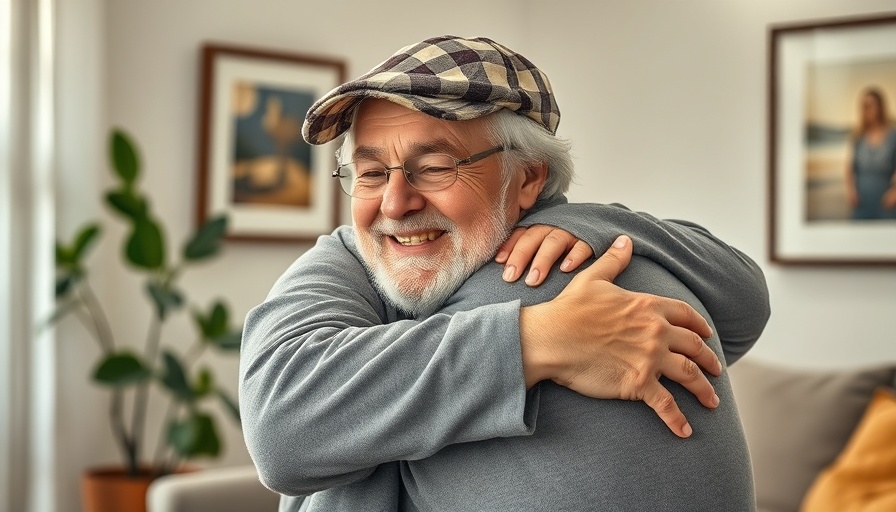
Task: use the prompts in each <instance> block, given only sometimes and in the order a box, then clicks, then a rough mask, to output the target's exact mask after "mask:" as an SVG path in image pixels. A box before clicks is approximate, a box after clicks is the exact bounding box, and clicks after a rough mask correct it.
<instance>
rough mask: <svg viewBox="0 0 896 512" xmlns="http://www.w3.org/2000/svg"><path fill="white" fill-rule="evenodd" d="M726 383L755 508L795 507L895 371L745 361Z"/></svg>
mask: <svg viewBox="0 0 896 512" xmlns="http://www.w3.org/2000/svg"><path fill="white" fill-rule="evenodd" d="M730 376H731V385H732V388H733V389H734V396H735V399H736V401H737V405H738V408H739V410H740V416H741V420H742V422H743V425H744V434H745V435H746V438H747V444H748V445H749V447H750V456H751V458H752V461H753V479H754V482H755V490H756V504H757V506H758V507H759V509H760V510H765V511H771V512H779V511H780V512H793V511H794V510H799V508H800V504H801V503H802V501H803V497H804V496H805V494H806V491H808V489H809V487H810V486H811V485H812V482H813V481H814V480H815V478H816V477H817V476H818V474H819V473H820V472H821V471H822V470H823V469H824V468H825V467H827V466H829V465H830V464H831V463H832V462H834V459H835V458H836V457H837V455H838V454H839V453H840V451H841V450H843V447H844V445H846V441H847V440H848V439H849V436H850V434H851V433H852V431H853V430H854V429H855V427H856V425H857V424H858V422H859V419H860V418H861V416H862V413H863V412H864V410H865V408H866V407H867V406H868V403H869V402H870V401H871V397H872V395H873V394H874V390H875V389H877V388H878V387H880V386H887V385H889V384H891V383H892V382H893V379H894V377H896V368H894V367H892V366H891V367H881V368H870V369H869V368H865V369H858V370H838V371H811V370H799V369H794V368H788V367H784V366H780V365H773V364H767V363H763V362H758V361H755V360H750V359H746V358H745V359H743V360H741V361H740V362H738V363H737V364H735V365H734V366H732V367H731V369H730Z"/></svg>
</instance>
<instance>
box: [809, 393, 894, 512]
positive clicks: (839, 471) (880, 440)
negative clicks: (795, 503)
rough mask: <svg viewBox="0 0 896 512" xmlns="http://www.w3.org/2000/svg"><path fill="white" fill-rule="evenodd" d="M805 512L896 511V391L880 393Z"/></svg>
mask: <svg viewBox="0 0 896 512" xmlns="http://www.w3.org/2000/svg"><path fill="white" fill-rule="evenodd" d="M802 510H803V512H842V511H844V510H862V511H863V512H892V511H894V510H896V391H893V390H887V389H884V388H881V389H879V390H877V393H875V395H874V399H873V400H872V401H871V405H869V406H868V409H867V410H866V411H865V414H864V416H862V421H861V422H860V423H859V426H858V427H856V430H855V432H854V433H853V435H852V437H850V439H849V443H847V445H846V448H845V449H844V450H843V452H842V453H841V454H840V455H839V456H838V457H837V460H836V462H834V465H833V466H831V467H829V468H828V469H826V470H824V471H823V472H822V473H821V475H820V476H819V477H818V479H817V480H815V483H814V484H812V487H811V488H810V489H809V493H808V494H807V495H806V499H805V501H804V502H803V508H802Z"/></svg>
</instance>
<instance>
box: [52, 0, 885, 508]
mask: <svg viewBox="0 0 896 512" xmlns="http://www.w3.org/2000/svg"><path fill="white" fill-rule="evenodd" d="M77 3H78V2H75V4H77ZM80 3H83V4H84V5H85V6H87V7H92V10H91V9H88V10H87V14H85V13H84V12H82V11H78V12H75V10H73V9H71V8H66V7H64V5H65V4H71V2H59V4H60V5H61V6H62V7H61V10H62V13H61V16H63V18H62V19H61V20H60V25H61V27H62V28H65V27H71V28H73V29H77V30H88V31H90V30H95V31H96V32H89V33H87V34H81V36H80V37H77V33H76V34H70V35H69V36H70V40H74V41H75V43H73V44H74V45H75V46H74V47H68V48H67V49H63V51H62V57H61V58H63V59H69V63H68V66H69V69H70V71H69V74H67V75H65V76H67V77H68V80H69V81H68V82H67V83H68V84H69V89H72V88H75V86H77V91H76V92H78V93H79V94H82V95H83V98H82V100H84V101H86V102H87V103H86V105H85V104H83V103H77V102H78V100H77V98H76V97H71V96H66V95H62V97H61V100H62V101H64V102H69V103H68V104H63V105H62V110H63V111H64V112H68V114H67V115H68V116H69V119H70V121H71V122H70V123H69V124H67V125H64V126H62V128H61V129H62V133H61V135H60V141H61V143H62V144H63V147H64V148H67V149H66V150H65V154H66V155H69V156H71V157H72V158H73V159H75V158H77V159H78V160H77V161H78V162H81V164H78V165H75V164H71V165H69V166H63V169H62V170H63V173H64V176H63V182H67V183H68V185H67V186H64V187H63V188H62V190H60V195H61V205H62V207H61V212H60V221H59V222H60V230H61V231H62V232H63V233H64V234H67V233H69V232H70V231H71V230H72V229H74V226H75V225H76V224H77V220H76V219H81V218H85V217H87V216H89V215H95V214H96V212H97V210H96V208H95V206H94V201H93V199H92V198H91V197H90V196H91V195H92V194H95V193H96V192H95V191H94V190H93V189H92V188H91V187H96V186H97V184H99V185H102V184H103V183H106V182H107V179H106V171H105V169H106V167H105V162H104V161H103V158H104V156H103V150H102V147H101V145H102V144H103V140H104V137H105V130H106V128H107V127H108V126H110V125H120V126H123V127H125V128H126V129H128V130H129V131H130V132H132V133H133V134H134V135H135V137H136V138H137V139H138V141H139V143H140V145H141V148H142V151H143V153H144V161H145V163H146V166H147V167H148V169H147V174H146V176H145V180H144V183H145V186H146V187H147V188H148V189H149V190H150V192H151V194H152V195H153V197H154V200H155V201H154V205H155V208H156V209H157V211H158V213H159V215H160V216H161V217H162V219H163V221H164V222H165V223H166V224H167V226H168V228H169V232H168V233H167V234H168V236H169V238H170V239H171V240H181V239H183V238H184V237H185V236H186V235H187V233H188V230H189V228H190V225H191V223H192V215H193V208H194V204H195V203H194V202H195V184H194V183H195V180H194V178H195V172H196V169H195V162H196V110H197V108H196V99H197V80H198V67H197V49H198V47H199V45H200V43H201V42H202V41H204V40H216V41H223V42H228V43H233V44H247V45H253V46H262V47H271V48H280V49H285V50H295V51H298V52H302V53H317V54H322V55H329V56H336V57H344V58H345V59H346V60H347V62H348V64H349V74H350V75H357V74H360V73H362V72H364V71H366V70H367V69H369V68H370V67H372V66H373V65H374V64H376V63H377V62H379V61H380V60H382V59H383V58H384V57H386V56H387V55H388V54H390V53H391V52H392V51H394V50H395V49H397V48H398V47H400V46H403V45H405V44H408V43H411V42H414V41H417V40H420V39H422V38H424V37H428V36H431V35H436V34H442V33H455V34H459V35H487V36H489V37H492V38H494V39H497V40H498V41H501V42H504V43H505V44H507V45H508V46H510V47H512V48H514V49H516V50H518V51H520V52H521V53H523V54H524V55H526V56H527V57H529V58H530V59H531V60H533V61H535V62H536V63H537V64H538V65H539V66H541V67H542V68H543V69H544V70H545V71H546V72H547V73H548V75H549V76H550V77H551V79H552V81H553V84H554V87H555V89H556V92H557V94H558V97H559V103H560V107H561V110H562V112H563V120H562V122H561V125H560V134H561V135H563V136H565V137H569V138H571V139H572V140H573V143H574V148H575V156H576V160H577V168H578V179H577V181H576V184H575V186H574V188H573V190H572V191H571V193H570V197H571V199H572V200H574V201H598V202H622V203H624V204H626V205H628V206H630V207H632V208H634V209H640V210H647V211H650V212H651V213H654V214H656V215H658V216H663V217H675V218H686V219H690V220H693V221H696V222H698V223H701V224H703V225H705V226H706V227H708V228H709V229H711V230H712V231H714V232H715V233H717V234H718V235H720V236H721V237H722V238H724V239H726V240H727V241H729V242H730V243H732V244H734V245H736V246H738V247H739V248H741V249H743V250H745V251H746V252H747V253H748V254H750V255H752V256H753V257H754V258H755V259H756V260H757V261H758V262H759V263H760V264H761V265H762V266H763V267H764V269H765V270H766V275H767V278H768V282H769V287H770V289H771V293H772V305H773V317H772V320H771V322H770V324H769V326H768V329H767V331H766V335H765V336H764V339H763V340H761V341H760V343H759V345H758V346H757V347H756V349H755V354H756V355H757V356H759V357H762V358H765V359H772V360H780V361H787V362H791V363H794V364H800V365H809V366H832V365H853V364H861V363H868V362H874V361H879V360H883V359H894V358H896V349H894V344H893V342H892V339H893V335H892V325H893V323H892V315H893V313H894V310H896V298H894V296H893V290H896V271H894V270H893V269H876V270H869V269H833V270H832V269H826V270H822V269H784V268H780V267H775V266H771V265H770V264H769V263H768V262H767V260H766V256H765V254H766V245H765V244H766V227H765V204H766V196H765V193H766V168H765V161H766V160H765V158H766V157H765V151H766V148H765V132H766V118H765V108H766V107H765V105H766V103H765V77H766V63H765V58H766V27H767V25H768V24H769V23H773V22H782V21H792V20H803V19H812V18H821V17H829V16H840V15H847V14H856V13H868V12H879V11H884V10H896V1H894V0H888V1H873V0H862V1H858V0H836V1H835V0H824V1H821V0H790V1H787V2H782V1H775V0H725V1H722V0H718V1H713V0H638V1H622V0H619V1H584V0H583V1H578V2H576V1H556V0H555V1H550V2H537V1H514V0H502V1H493V2H481V1H477V0H461V1H455V2H450V4H445V3H444V2H438V3H436V2H421V1H413V0H387V1H382V2H366V1H341V2H340V1H334V2H301V1H285V0H231V1H227V2H222V1H212V0H176V1H175V0H162V1H155V2H143V1H133V0H115V1H111V0H106V1H102V0H80ZM444 5H450V7H449V8H447V9H441V8H439V7H437V6H444ZM76 32H77V31H76ZM71 38H73V39H71ZM78 59H87V60H86V61H84V62H81V61H79V60H78ZM62 64H63V67H65V66H66V62H63V63H62ZM78 69H81V70H83V73H81V74H78V72H77V70H78ZM84 73H86V74H84ZM72 96H78V94H73V95H72ZM78 116H83V119H84V123H83V124H81V125H79V124H78V123H77V122H76V120H77V119H79V117H78ZM79 144H84V145H86V146H85V147H86V148H87V149H85V148H82V147H80V146H79ZM98 146H99V147H98ZM65 173H67V174H65ZM117 236H120V231H119V230H117V228H112V229H109V230H108V232H107V235H106V243H105V244H104V245H103V246H102V247H101V251H100V254H98V255H97V258H98V260H99V261H101V262H103V264H104V265H105V266H106V268H108V269H109V270H108V272H106V273H105V275H104V276H103V279H102V280H101V283H100V287H101V290H100V293H101V295H102V296H103V297H105V298H106V299H109V300H111V301H113V306H114V307H113V309H112V311H111V313H112V315H113V316H114V317H116V318H117V319H119V320H118V322H117V329H122V328H123V327H124V326H130V325H133V326H137V329H138V332H140V333H142V332H143V327H142V326H144V325H145V323H146V320H147V318H146V313H147V311H145V310H144V309H142V308H141V309H132V307H131V303H130V302H127V301H126V300H125V297H132V296H133V295H134V294H136V293H139V291H138V288H137V287H138V286H139V285H140V283H139V281H135V280H132V279H131V278H130V277H129V276H128V275H126V274H125V273H123V272H122V270H121V269H120V267H119V263H118V261H117V258H116V252H117V251H118V250H119V247H118V245H117V241H116V242H114V243H113V242H112V239H114V238H116V237H117ZM303 249H304V248H303V247H301V246H296V245H262V244H250V243H241V244H230V245H228V247H227V251H226V255H225V256H224V257H223V258H221V259H219V260H217V261H215V262H213V263H211V264H208V265H205V266H203V267H201V268H199V269H196V270H195V271H193V272H191V273H190V274H189V275H188V276H187V279H186V280H185V283H184V286H185V288H186V289H187V290H188V291H189V292H190V295H191V297H192V298H193V299H194V300H196V301H198V302H200V303H206V302H207V301H208V300H210V299H211V297H213V296H216V295H223V296H225V297H227V298H228V299H229V302H230V304H231V306H232V308H233V309H234V310H235V311H236V313H237V314H239V315H240V316H242V315H244V314H245V313H246V312H247V311H248V310H249V308H251V307H252V306H253V305H255V304H256V303H258V302H259V301H260V300H262V299H263V297H264V295H265V294H266V293H267V291H268V289H269V287H270V285H271V284H272V282H273V281H274V279H276V277H277V276H278V275H279V274H280V272H281V271H282V270H283V269H285V268H286V266H287V265H289V263H290V262H292V261H293V259H294V258H295V257H296V256H298V255H299V254H300V253H301V252H302V250H303ZM128 300H129V299H128ZM173 324H174V325H172V326H171V327H170V330H169V331H167V336H168V337H170V338H171V339H182V340H183V341H184V342H187V341H189V340H191V339H192V332H191V330H190V328H189V326H188V325H187V322H186V319H185V318H180V319H178V320H177V321H175V322H174V323H173ZM141 336H142V334H141ZM888 340H889V341H888ZM73 341H75V340H73ZM78 341H84V340H78ZM75 346H78V345H76V344H75V345H71V344H69V345H66V344H60V359H61V360H63V361H65V362H66V364H65V365H63V366H64V369H63V371H62V375H61V377H60V382H59V389H60V397H61V398H62V399H63V400H68V402H66V403H63V404H61V405H60V406H59V409H60V411H59V416H60V427H59V430H60V436H73V437H75V438H76V439H77V442H75V443H61V447H60V450H61V452H60V454H59V464H60V468H59V473H60V474H62V475H64V477H65V478H68V479H72V480H70V481H66V482H65V483H64V484H63V486H62V488H61V493H62V496H61V499H60V500H59V501H60V503H61V506H60V511H74V510H77V509H78V508H77V506H76V505H75V503H76V500H77V498H76V496H77V488H76V486H75V484H74V483H73V478H74V475H76V474H77V472H78V471H79V469H80V468H81V467H83V466H86V465H90V464H96V463H100V462H111V461H114V460H115V452H114V451H113V450H111V448H110V447H109V444H108V442H107V440H106V439H107V437H108V431H107V426H106V424H105V421H104V417H103V416H102V415H103V414H104V404H103V401H102V400H100V399H95V398H94V397H95V396H96V390H95V389H94V388H92V387H90V386H88V384H87V383H86V379H85V378H84V374H85V373H86V372H87V371H88V370H89V368H90V365H91V364H92V363H91V362H92V360H93V356H94V355H95V354H94V352H93V351H92V350H86V349H84V348H83V345H80V348H74V347H75ZM91 349H92V347H91ZM211 363H212V364H214V366H215V367H216V369H217V373H218V375H219V377H220V378H221V379H222V380H226V381H228V384H229V385H230V388H231V389H232V390H235V379H236V360H235V358H224V359H222V358H216V359H213V360H212V361H211ZM73 400H78V401H77V402H72V401H73ZM71 403H78V404H84V405H83V406H81V405H79V406H77V407H74V406H72V405H70V404H71ZM247 460H248V458H247V455H246V453H245V449H244V448H243V447H242V446H241V441H240V437H239V433H238V432H237V431H235V430H234V429H230V430H229V431H228V433H227V452H226V454H225V456H224V457H223V458H222V459H221V460H220V461H219V463H221V464H226V465H230V464H238V463H244V462H246V461H247Z"/></svg>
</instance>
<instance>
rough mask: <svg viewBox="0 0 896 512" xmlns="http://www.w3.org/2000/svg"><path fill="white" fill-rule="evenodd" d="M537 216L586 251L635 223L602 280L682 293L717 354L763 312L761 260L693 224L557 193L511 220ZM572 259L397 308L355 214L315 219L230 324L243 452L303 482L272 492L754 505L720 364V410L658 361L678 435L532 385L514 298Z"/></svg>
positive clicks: (281, 483) (358, 506)
mask: <svg viewBox="0 0 896 512" xmlns="http://www.w3.org/2000/svg"><path fill="white" fill-rule="evenodd" d="M564 202H565V200H564V201H560V203H564ZM532 224H548V225H554V226H558V227H561V228H563V229H566V230H568V231H570V232H571V233H573V234H574V235H576V236H577V237H579V238H580V239H582V240H585V241H586V242H588V243H589V244H590V245H591V246H592V248H593V249H594V251H595V254H598V255H599V254H602V253H603V252H604V251H605V250H606V249H607V248H608V247H609V245H610V244H611V243H612V241H613V240H614V239H615V238H616V237H617V236H618V235H620V234H627V235H629V236H630V237H631V238H632V239H633V242H634V252H635V257H634V258H633V260H632V263H631V264H630V266H629V267H628V269H627V270H626V271H625V272H624V273H623V274H622V275H621V276H620V277H619V278H618V279H617V281H616V283H617V284H618V285H620V286H622V287H624V288H627V289H630V290H635V291H641V292H647V293H653V294H657V295H663V296H667V297H674V298H678V299H681V300H684V301H686V302H688V303H689V304H691V305H692V306H694V307H695V308H696V309H697V310H698V311H699V312H700V313H701V314H703V315H704V316H705V317H706V318H707V319H708V320H709V321H710V324H711V325H712V326H713V330H714V333H715V334H714V336H713V337H712V338H711V339H710V340H708V343H709V345H710V346H711V347H712V348H713V350H715V351H716V352H717V353H718V354H719V356H720V357H723V360H724V361H726V362H727V363H728V364H731V363H733V362H734V361H735V360H736V359H737V358H739V357H740V356H741V355H742V354H744V353H745V352H746V351H747V350H748V349H749V348H750V346H751V345H752V344H753V343H754V342H755V341H756V340H757V339H758V337H759V335H760V333H761V331H762V329H763V328H764V326H765V323H766V321H767V319H768V315H769V303H768V294H767V289H766V286H765V281H764V278H763V276H762V273H761V272H760V270H759V269H758V268H757V266H756V265H755V264H754V263H753V262H752V261H751V260H750V259H749V258H747V257H746V256H744V255H743V254H742V253H740V252H739V251H737V250H735V249H733V248H731V247H729V246H727V245H726V244H724V243H722V242H721V241H719V240H718V239H716V238H715V237H713V236H712V235H710V234H709V233H708V232H707V231H706V230H704V229H702V228H700V227H699V226H696V225H693V224H689V223H684V222H676V221H659V220H657V219H655V218H653V217H651V216H649V215H646V214H639V213H634V212H631V211H629V210H627V209H625V208H624V207H621V206H618V205H584V204H557V201H554V202H551V203H545V204H542V205H539V208H536V209H535V211H534V213H532V214H530V215H529V216H527V217H526V218H525V219H524V221H523V222H521V225H532ZM573 274H574V273H573ZM571 277H572V275H571V274H563V273H560V272H556V271H552V272H551V274H550V276H549V277H548V279H547V280H546V282H545V283H544V284H542V285H541V286H540V287H538V288H529V287H527V286H525V285H524V284H521V283H515V284H507V283H505V282H503V281H502V280H501V266H500V265H498V264H496V263H493V262H492V263H487V264H486V265H484V266H483V267H482V268H481V269H480V270H478V271H477V272H476V273H475V274H474V275H473V276H471V277H470V278H469V279H468V280H467V281H466V283H465V284H464V285H463V286H462V287H461V288H460V289H459V290H458V291H457V292H456V293H455V294H454V295H453V296H452V297H451V298H450V299H449V300H448V302H447V303H446V304H445V306H444V308H443V309H442V310H440V311H438V312H437V313H435V314H433V315H431V316H429V317H427V318H418V319H408V318H403V317H402V316H401V314H400V313H399V312H397V311H396V310H395V309H394V308H392V307H390V306H389V305H388V304H387V303H386V302H385V301H384V300H383V299H382V297H380V296H379V295H378V294H377V291H376V290H375V289H374V287H373V286H372V284H371V283H370V281H369V279H368V278H367V274H366V272H365V269H364V267H363V265H362V264H361V259H360V255H359V253H358V251H357V248H356V245H355V239H354V235H353V231H352V229H351V228H349V227H342V228H339V229H337V230H336V231H335V232H334V233H333V234H332V235H330V236H324V237H321V238H320V239H319V240H318V243H317V244H316V245H315V246H314V247H313V248H312V249H310V250H309V251H308V252H307V253H305V254H304V255H303V256H302V257H300V258H299V259H298V260H297V261H296V262H295V263H294V264H293V265H292V266H291V267H290V268H289V269H288V270H287V271H286V273H284V275H283V276H282V277H281V278H280V279H279V280H278V281H277V283H276V284H275V286H274V288H273V289H272V291H271V292H270V294H269V295H268V297H267V299H266V300H265V302H264V303H262V304H261V305H259V306H257V307H256V308H255V309H253V310H252V311H251V312H250V314H249V316H248V317H247V319H246V325H245V331H244V336H243V347H242V354H241V359H240V409H241V413H242V418H243V429H244V434H245V439H246V443H247V446H248V448H249V453H250V454H251V456H252V458H253V461H254V462H255V464H256V466H257V468H258V470H259V474H260V477H261V480H262V482H263V483H264V484H265V485H267V486H268V487H270V488H271V489H273V490H274V491H276V492H279V493H281V494H283V495H285V496H309V497H308V498H305V499H304V500H302V499H301V498H287V497H285V498H284V500H283V501H282V502H281V510H297V509H298V508H299V507H300V506H301V510H307V511H395V510H411V511H413V510H423V511H452V512H459V511H471V512H472V511H486V510H488V511H499V510H500V511H504V510H506V511H540V510H545V511H548V510H550V511H556V510H569V511H585V510H612V511H620V510H632V511H636V510H688V511H698V510H707V511H710V510H712V511H716V510H726V511H739V510H753V493H752V479H751V471H750V462H749V456H748V452H747V447H746V444H745V442H744V438H743V432H742V430H741V427H740V421H739V418H738V416H737V410H736V408H735V404H734V399H733V396H732V393H731V389H730V385H729V382H728V377H727V375H723V376H722V377H719V378H714V379H712V383H713V385H714V387H715V388H716V392H717V394H718V395H719V397H720V399H721V404H720V406H719V407H718V408H717V409H716V410H709V409H706V408H704V407H703V406H702V405H700V404H699V403H698V402H697V400H696V399H695V398H694V397H693V395H691V394H690V393H689V392H688V391H687V390H685V389H684V388H682V387H681V386H679V385H677V384H675V383H673V382H670V381H666V380H664V384H665V385H666V386H667V387H668V388H669V389H670V390H671V392H672V393H673V395H674V396H675V399H676V401H677V402H678V404H679V406H680V407H681V409H682V410H683V412H684V413H685V415H686V416H687V417H688V419H689V420H690V422H691V424H692V426H693V427H694V434H693V435H692V436H691V437H690V438H689V439H684V440H683V439H679V438H677V437H676V436H675V435H674V434H672V433H671V432H670V431H669V430H668V429H667V427H666V426H665V425H664V424H663V423H662V421H661V420H660V419H659V418H658V417H657V416H656V414H655V413H654V412H653V411H652V410H651V409H650V408H648V407H647V406H646V405H645V404H643V403H641V402H628V401H622V400H597V399H590V398H586V397H584V396H582V395H579V394H577V393H575V392H573V391H570V390H568V389H566V388H563V387H560V386H557V385H555V384H553V383H551V382H542V383H540V384H538V385H536V386H535V387H534V388H533V389H531V390H530V391H528V392H527V391H526V389H525V384H524V378H523V371H522V359H521V354H520V335H519V309H520V307H522V306H526V305H531V304H536V303H539V302H543V301H546V300H550V299H551V298H553V297H555V296H556V295H557V294H558V293H559V292H560V291H561V290H562V289H563V288H564V287H565V285H566V284H567V283H568V282H569V280H570V279H571ZM595 321H600V319H595Z"/></svg>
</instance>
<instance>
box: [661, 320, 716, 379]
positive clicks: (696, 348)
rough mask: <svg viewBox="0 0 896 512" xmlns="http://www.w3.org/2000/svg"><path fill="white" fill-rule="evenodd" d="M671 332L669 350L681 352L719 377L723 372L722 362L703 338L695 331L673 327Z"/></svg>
mask: <svg viewBox="0 0 896 512" xmlns="http://www.w3.org/2000/svg"><path fill="white" fill-rule="evenodd" d="M672 329H673V330H672V332H671V333H670V334H669V350H671V351H672V352H675V353H677V354H681V355H683V356H685V357H686V358H688V359H689V360H691V361H693V362H694V363H696V364H697V366H699V367H700V368H703V369H704V370H706V371H708V372H709V373H711V374H712V375H715V376H716V377H718V376H719V375H721V374H722V363H721V361H719V357H718V356H717V355H716V353H715V352H713V351H712V349H710V348H709V345H707V344H706V342H705V341H703V338H701V337H700V336H698V335H697V333H695V332H694V331H690V330H688V329H685V328H682V327H673V328H672Z"/></svg>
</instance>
